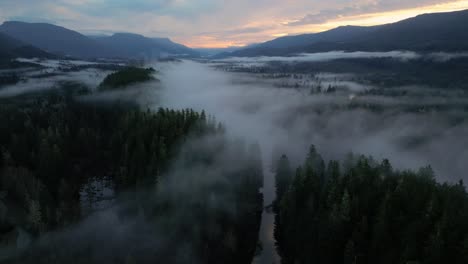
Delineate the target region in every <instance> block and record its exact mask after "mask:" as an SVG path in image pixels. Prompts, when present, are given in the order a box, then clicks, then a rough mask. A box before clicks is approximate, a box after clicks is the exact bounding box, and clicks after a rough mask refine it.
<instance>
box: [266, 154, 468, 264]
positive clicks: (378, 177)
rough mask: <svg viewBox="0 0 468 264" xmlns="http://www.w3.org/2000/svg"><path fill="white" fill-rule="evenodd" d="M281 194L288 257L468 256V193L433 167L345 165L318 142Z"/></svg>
mask: <svg viewBox="0 0 468 264" xmlns="http://www.w3.org/2000/svg"><path fill="white" fill-rule="evenodd" d="M303 168H304V169H302V168H299V169H298V171H297V173H296V177H295V178H294V179H293V180H292V183H291V184H289V185H288V186H280V189H284V188H287V192H286V194H284V195H283V196H282V197H281V196H280V198H281V200H280V201H278V203H279V207H278V208H277V211H276V213H277V218H276V219H277V222H276V231H275V236H276V239H277V241H278V249H279V252H280V254H281V256H282V261H283V263H389V264H390V263H466V261H467V258H466V256H467V254H466V252H467V251H466V241H467V240H466V239H467V237H468V194H467V192H466V190H465V187H464V186H463V183H461V182H460V183H459V184H455V185H452V184H447V183H444V184H439V183H437V182H436V181H435V179H434V173H433V171H432V169H431V168H430V167H426V168H422V169H420V170H419V171H417V172H413V171H395V170H393V169H392V167H391V165H390V163H389V162H388V160H384V161H383V162H382V163H380V164H379V163H376V162H375V161H374V160H373V159H372V158H371V157H364V156H360V157H355V156H350V159H348V160H347V162H345V163H344V165H343V166H342V167H340V165H339V163H338V162H337V161H330V162H329V165H328V168H327V169H326V173H325V175H326V177H325V178H324V179H323V180H320V176H321V175H322V171H323V163H322V160H321V158H320V155H318V154H317V152H316V151H315V148H313V147H312V148H311V151H310V153H309V155H308V157H307V160H306V162H305V164H304V166H303Z"/></svg>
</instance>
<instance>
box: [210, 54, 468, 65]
mask: <svg viewBox="0 0 468 264" xmlns="http://www.w3.org/2000/svg"><path fill="white" fill-rule="evenodd" d="M466 57H468V54H467V53H447V52H436V53H428V54H422V53H417V52H413V51H388V52H365V51H356V52H345V51H329V52H319V53H302V54H297V55H292V56H259V57H230V58H226V59H220V60H218V62H236V63H248V64H254V65H256V66H261V65H263V64H261V63H266V62H271V61H275V62H290V63H293V62H321V61H331V60H338V59H379V58H392V59H397V60H401V61H408V60H415V59H427V60H432V61H435V62H446V61H449V60H452V59H456V58H466Z"/></svg>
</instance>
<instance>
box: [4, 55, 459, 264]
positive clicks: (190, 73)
mask: <svg viewBox="0 0 468 264" xmlns="http://www.w3.org/2000/svg"><path fill="white" fill-rule="evenodd" d="M390 54H393V55H390ZM390 54H380V55H376V54H373V55H372V56H394V57H396V58H397V57H398V58H411V57H412V56H414V55H415V54H413V53H408V54H407V53H401V52H394V53H390ZM339 55H340V53H337V54H328V59H330V58H333V57H335V58H337V57H338V56H339ZM341 55H343V54H341ZM352 56H371V55H368V54H367V55H366V54H363V53H359V54H354V55H352ZM216 65H219V64H214V63H198V62H193V61H183V62H167V63H156V64H154V65H151V66H153V67H155V68H156V69H158V70H159V71H160V73H158V76H157V77H158V79H160V80H161V82H148V83H145V84H139V85H136V86H134V87H129V88H128V89H124V90H117V91H110V92H95V93H93V94H91V95H86V96H81V97H80V98H79V99H80V100H86V101H92V102H100V101H103V100H136V101H137V102H139V103H140V105H141V107H142V109H146V108H150V109H154V110H156V109H158V108H159V107H168V108H175V109H186V108H193V109H194V110H197V111H202V110H204V111H206V113H207V114H209V115H212V116H215V117H216V119H217V120H218V121H221V122H222V123H223V124H224V125H225V126H226V128H227V135H226V138H224V139H220V138H216V137H214V138H201V139H199V138H197V139H193V140H189V141H187V143H186V144H185V146H184V148H185V150H186V151H190V150H195V149H196V150H197V151H201V152H203V151H206V152H210V153H216V154H217V156H218V158H217V159H216V162H214V164H215V165H210V166H200V165H193V164H191V165H190V164H189V165H188V164H187V162H186V160H185V158H186V157H185V156H184V151H182V152H181V155H180V156H179V157H178V158H176V160H175V161H174V162H173V163H172V166H171V167H170V168H171V169H170V170H169V172H168V173H167V174H166V175H164V180H163V181H162V182H161V183H160V184H159V185H158V186H159V187H158V188H159V189H158V190H154V189H149V190H141V191H138V192H130V193H127V194H125V195H123V196H122V197H113V198H112V199H115V200H112V201H111V202H109V204H110V205H109V206H105V207H104V208H101V209H100V210H98V211H97V212H94V213H92V212H91V213H90V214H89V215H88V216H87V217H86V219H85V220H83V221H82V222H81V223H79V224H77V225H73V226H70V227H68V228H66V229H65V230H61V231H58V232H55V233H49V234H47V235H45V236H44V237H43V238H41V239H40V240H39V241H37V242H35V244H34V245H35V248H36V249H39V250H42V248H43V247H47V248H53V247H54V245H62V247H60V248H61V249H60V250H61V251H60V252H58V253H57V254H59V255H60V254H63V255H67V254H72V255H73V254H79V253H81V250H84V249H87V250H89V252H88V253H90V254H91V255H92V256H93V259H94V260H95V261H96V262H106V261H107V260H108V259H109V258H110V259H116V260H117V259H120V260H122V259H124V260H126V261H128V262H132V259H133V258H134V257H135V256H139V258H140V259H142V260H149V259H152V258H154V257H155V255H154V254H160V255H158V257H159V258H161V257H165V258H169V259H171V260H172V261H173V262H172V263H187V262H190V263H196V260H194V259H195V256H194V252H192V248H193V245H194V243H197V240H196V236H197V232H198V229H197V226H203V225H206V223H199V224H198V223H194V222H193V220H194V219H195V217H193V214H194V213H195V211H194V208H197V206H196V204H197V203H201V204H204V205H206V206H208V207H209V208H210V210H211V209H212V210H214V211H219V210H221V211H223V212H224V213H226V214H228V215H232V216H235V214H236V212H235V210H234V209H233V208H234V204H235V201H233V200H232V197H229V196H225V195H223V194H222V193H212V192H210V188H212V186H214V185H216V184H219V183H220V182H223V183H226V182H227V179H226V178H225V177H223V176H222V175H224V173H226V171H228V172H229V171H232V170H237V169H239V167H242V166H243V164H245V163H246V162H248V160H247V159H246V158H247V157H242V155H239V153H240V152H239V151H238V150H236V148H235V147H236V146H239V145H243V144H240V143H239V142H245V144H250V143H255V142H257V143H259V145H260V147H261V153H262V158H263V174H264V176H265V178H264V188H263V190H262V191H263V193H264V200H265V202H264V205H265V206H268V205H269V204H271V202H272V201H273V200H274V199H275V197H274V173H273V168H274V162H275V161H276V160H277V159H278V158H279V156H280V155H281V154H287V155H288V156H289V158H290V160H291V161H292V163H293V165H295V166H297V165H299V164H300V163H301V162H302V161H303V159H304V158H305V154H306V152H307V150H308V148H309V146H310V145H311V144H314V145H316V146H317V148H318V150H319V152H320V153H321V154H322V155H323V156H324V158H325V159H343V158H344V157H345V156H346V155H347V154H348V153H349V152H354V153H357V154H364V155H372V156H373V157H374V158H375V159H377V160H380V159H384V158H388V159H389V160H390V161H391V162H392V164H393V166H394V167H395V168H396V169H400V170H403V169H416V168H419V167H421V166H426V165H429V164H430V165H431V166H432V167H433V169H434V171H435V172H436V175H437V179H438V180H439V181H451V182H454V181H458V180H460V179H464V180H465V181H466V180H467V179H468V178H467V175H466V173H465V171H466V168H467V167H466V160H468V149H467V148H466V146H468V137H466V135H467V134H468V121H467V119H466V114H467V113H466V108H463V107H461V108H457V107H452V108H450V109H449V110H441V111H432V110H431V111H425V107H426V106H427V105H434V104H435V105H438V106H454V105H455V106H456V105H459V104H460V105H465V106H466V104H467V103H468V102H467V100H466V98H463V97H458V96H457V91H447V92H445V91H444V92H441V91H440V90H436V89H434V88H431V89H429V88H427V87H420V86H405V87H394V88H392V89H393V90H394V91H400V90H402V91H405V92H406V93H405V95H404V96H383V95H367V94H365V93H363V94H361V93H359V92H362V91H367V90H371V89H381V88H380V87H377V86H369V85H363V84H359V83H357V82H353V81H350V77H353V75H348V74H341V75H336V74H331V73H322V74H320V75H319V77H320V78H321V79H323V80H325V81H324V83H323V84H324V85H327V84H328V83H330V84H332V83H333V84H338V85H342V86H345V87H348V90H349V92H343V93H332V94H327V93H316V94H311V93H309V92H308V91H307V90H302V89H292V88H281V87H280V86H281V85H280V86H278V80H271V79H268V78H261V76H259V75H255V74H245V73H232V72H226V71H222V70H217V69H216V68H215V67H214V66H216ZM106 73H107V72H105V71H99V70H85V71H80V72H74V73H68V74H61V75H58V76H53V77H49V78H43V79H29V80H27V81H26V82H22V83H19V84H17V85H14V86H8V87H4V88H2V89H1V90H0V97H7V96H15V95H19V94H24V93H28V92H35V91H39V90H42V89H51V88H54V87H57V84H59V83H60V82H62V81H76V82H80V83H83V84H85V85H86V86H88V87H89V88H90V89H91V90H95V88H96V87H97V86H98V84H99V83H100V82H101V81H102V79H103V78H104V77H105V74H106ZM333 79H338V81H332V80H333ZM327 81H328V82H327ZM353 105H354V106H355V105H361V106H362V105H377V106H380V107H382V109H381V110H379V111H372V110H370V109H367V108H364V107H352V106H353ZM405 107H420V108H421V111H405V110H404V108H405ZM224 140H228V141H229V142H230V144H226V145H225V148H220V147H219V145H220V141H224ZM239 140H240V141H239ZM220 175H221V177H219V176H220ZM93 184H94V183H93ZM141 201H144V202H143V203H141ZM155 201H166V202H169V203H177V209H176V210H173V211H171V212H165V214H164V217H161V218H160V219H159V220H157V221H156V222H155V221H152V222H151V223H149V222H148V220H146V219H145V217H144V215H145V209H144V208H145V207H151V206H157V203H156V202H155ZM155 203H156V205H155ZM129 208H136V209H135V210H136V213H134V214H133V215H132V216H131V217H124V218H122V216H121V215H122V214H121V213H120V212H122V211H126V210H128V209H129ZM188 219H189V221H187V220H188ZM273 224H274V217H273V215H272V214H268V213H267V212H264V216H263V218H262V227H261V228H262V229H261V232H260V239H261V241H262V243H263V253H262V254H261V255H260V257H258V258H257V259H256V260H255V263H272V262H273V261H278V256H277V255H276V253H275V248H274V239H273ZM210 225H213V226H210V228H213V230H217V228H216V226H215V223H210ZM169 226H170V228H168V227H169ZM170 230H192V231H191V233H188V234H187V235H186V242H185V243H182V244H181V243H180V241H178V240H174V238H175V237H177V236H175V234H174V233H172V232H171V231H170ZM104 240H105V241H106V242H107V243H103V241H104ZM109 241H113V242H112V243H109ZM104 244H105V245H104ZM51 245H52V246H51ZM175 245H177V246H175ZM174 248H176V250H174ZM64 250H65V251H64ZM67 250H68V251H67ZM128 252H131V254H129V253H128ZM148 252H153V253H154V254H153V253H148ZM155 252H156V253H155ZM167 252H171V254H170V255H171V256H169V255H167V256H166V255H165V254H168V253H167ZM151 254H153V255H151ZM32 256H33V255H32ZM176 256H177V257H176ZM171 257H172V258H171Z"/></svg>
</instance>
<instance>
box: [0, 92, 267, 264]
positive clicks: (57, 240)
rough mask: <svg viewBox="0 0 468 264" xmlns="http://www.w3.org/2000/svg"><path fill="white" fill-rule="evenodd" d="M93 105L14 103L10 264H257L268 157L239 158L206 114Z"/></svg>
mask: <svg viewBox="0 0 468 264" xmlns="http://www.w3.org/2000/svg"><path fill="white" fill-rule="evenodd" d="M88 93H89V92H88V91H87V90H86V89H85V88H83V87H81V88H80V87H78V88H76V87H75V88H73V87H63V89H58V90H53V91H48V92H40V93H38V94H33V95H25V96H20V97H14V98H7V99H2V104H1V105H0V108H1V109H0V120H1V122H0V124H1V125H0V140H1V141H0V146H1V155H0V166H1V167H0V183H1V185H0V194H1V195H0V209H1V211H0V212H1V214H0V230H1V233H2V242H1V243H2V261H7V262H6V263H50V262H51V261H55V262H60V263H102V261H103V259H106V258H107V257H110V256H109V255H108V254H110V252H111V251H115V250H117V251H118V252H115V253H114V254H113V256H112V257H110V258H111V259H114V260H115V261H125V263H133V262H137V263H154V261H162V262H169V263H186V261H187V260H190V261H197V262H198V261H199V262H200V263H219V261H221V262H223V263H247V262H250V261H251V259H252V258H253V256H254V254H255V252H256V250H257V233H258V229H259V225H260V217H261V211H262V195H261V194H260V193H259V189H260V188H261V186H262V184H263V181H262V179H263V176H262V169H261V165H260V163H261V158H260V150H259V148H258V146H257V147H256V146H252V147H249V148H248V147H247V146H244V147H243V145H238V146H237V147H236V148H233V147H231V143H229V141H228V140H227V139H226V138H225V137H224V136H223V134H224V127H223V126H222V125H221V124H219V123H217V122H216V121H215V120H214V118H212V117H209V116H208V117H207V116H206V114H205V113H204V112H201V113H198V112H195V111H193V110H191V109H186V110H170V109H163V108H161V109H159V110H157V111H150V110H140V109H139V106H137V105H135V104H132V103H119V102H118V101H116V102H107V103H93V102H87V101H83V100H77V99H76V98H79V96H81V95H87V94H88ZM191 142H192V143H191ZM234 158H237V159H238V163H237V164H231V165H229V166H227V163H226V162H227V161H229V162H230V161H231V160H233V159H234ZM226 159H227V160H226ZM223 164H224V165H223ZM174 168H175V169H174ZM187 175H188V176H187ZM187 177H189V178H187ZM184 181H186V183H188V182H191V184H190V185H187V187H188V189H184V188H183V187H182V186H179V184H182V183H183V182H184ZM174 184H175V185H174ZM102 188H104V190H103V189H102ZM106 192H107V193H111V196H110V197H107V196H105V194H104V193H106ZM174 195H176V196H177V197H175V196H174ZM106 203H110V207H109V206H108V207H109V208H102V209H99V207H100V206H102V205H103V204H106ZM109 217H111V218H114V219H115V221H116V222H115V223H114V225H112V224H111V225H110V226H108V225H107V223H106V221H105V220H103V219H108V220H109V219H110V218H109ZM135 221H136V222H139V223H140V224H139V225H137V226H133V225H132V223H134V222H135ZM123 226H132V227H131V228H129V230H128V231H125V232H123V231H119V230H122V228H123ZM194 227H196V228H195V229H194ZM115 232H118V233H119V234H120V236H119V238H116V237H114V238H113V239H112V238H111V240H114V241H108V242H107V243H104V245H99V246H98V244H100V242H99V241H100V240H101V239H105V237H107V236H109V235H110V234H113V233H115ZM122 232H123V233H122ZM141 232H144V233H146V234H147V236H148V237H147V238H143V237H140V235H141ZM77 234H80V235H79V236H78V235H77ZM150 234H151V235H150ZM7 237H9V238H8V239H6V238H7ZM78 237H80V238H78ZM3 238H5V239H3ZM21 239H23V240H24V239H26V242H24V241H23V242H20V240H21ZM76 239H78V241H77V240H76ZM137 240H139V242H137ZM129 241H134V243H135V246H136V247H132V246H129V245H127V243H128V242H129ZM181 241H185V242H186V244H185V246H180V248H179V249H178V250H180V252H179V253H174V252H175V251H174V249H173V248H172V246H171V245H174V243H177V244H180V242H181ZM18 243H23V244H24V243H26V244H25V245H23V246H21V247H20V248H18V247H17V245H18ZM139 243H143V244H145V245H147V246H148V247H151V248H152V249H151V250H149V249H148V248H147V247H144V246H142V247H139V246H138V245H139ZM142 250H143V251H142ZM107 260H109V259H107ZM107 260H106V261H107Z"/></svg>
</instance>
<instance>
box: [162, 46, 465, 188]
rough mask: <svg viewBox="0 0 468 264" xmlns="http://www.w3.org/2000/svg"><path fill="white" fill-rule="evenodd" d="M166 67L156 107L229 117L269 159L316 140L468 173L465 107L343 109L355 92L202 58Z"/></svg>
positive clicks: (403, 163)
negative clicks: (221, 67) (310, 89)
mask: <svg viewBox="0 0 468 264" xmlns="http://www.w3.org/2000/svg"><path fill="white" fill-rule="evenodd" d="M394 54H395V53H394ZM161 70H162V76H161V80H162V85H163V90H162V91H160V92H159V93H160V94H158V95H157V96H155V98H160V99H159V100H158V101H157V102H155V105H154V106H155V107H158V106H160V105H162V106H167V107H174V108H186V107H192V108H194V109H196V110H202V109H204V110H206V111H207V112H208V113H210V114H213V115H215V116H216V117H217V118H218V119H219V120H220V121H222V122H224V123H225V124H226V126H227V128H228V131H229V132H230V133H232V134H234V135H241V136H244V137H247V138H249V139H251V140H256V141H258V142H260V144H261V146H262V150H263V153H264V156H265V157H266V158H267V159H268V160H270V159H271V156H269V155H270V153H271V150H272V149H274V148H277V149H278V148H279V149H281V150H283V152H286V153H287V154H289V155H290V156H291V157H292V158H293V161H295V162H296V163H298V162H300V161H301V159H302V157H303V155H304V153H305V152H306V150H307V148H308V146H309V145H310V144H315V145H317V147H318V148H319V149H321V150H322V152H324V156H325V157H326V158H328V159H339V158H341V157H343V156H344V155H345V154H346V153H348V152H350V151H353V152H355V153H360V154H365V155H373V156H374V157H375V158H377V159H383V158H389V159H390V160H391V161H392V162H393V163H394V165H395V166H396V167H397V168H399V169H407V168H418V167H420V166H425V165H428V164H430V165H432V166H433V167H434V169H435V171H436V173H437V174H438V177H439V179H440V180H449V181H457V180H459V179H467V178H466V177H467V176H466V174H465V169H466V168H465V167H466V166H465V161H466V160H467V159H468V152H467V150H466V148H465V147H464V146H466V145H467V144H468V139H467V138H466V136H463V135H464V134H466V133H467V132H468V124H467V123H466V122H462V123H456V124H455V125H454V124H453V119H456V118H457V117H460V116H463V115H464V114H466V113H464V112H456V111H455V112H451V113H445V112H440V113H438V112H429V113H425V112H421V113H406V112H404V111H401V110H398V107H397V108H395V107H391V108H389V109H388V110H386V111H384V112H383V113H375V112H371V111H368V110H364V109H359V108H358V109H349V110H336V109H335V108H334V107H331V106H336V105H338V106H340V105H341V106H346V105H349V103H350V99H349V96H347V95H323V94H318V95H311V96H304V94H303V93H301V92H298V91H296V90H294V89H277V88H274V87H272V86H270V85H269V84H268V83H262V82H261V81H259V82H258V83H257V84H255V83H252V82H251V81H247V82H245V83H243V82H242V79H243V78H247V79H248V78H251V77H245V76H244V75H243V74H234V73H226V72H221V71H215V70H213V69H212V68H210V67H209V66H208V65H202V64H198V63H195V62H184V63H181V64H172V65H168V66H165V67H163V68H162V69H161ZM356 99H357V100H360V102H363V103H366V102H369V103H371V102H373V103H379V104H383V105H386V104H387V105H388V104H390V105H393V106H395V105H396V106H398V105H399V104H406V105H408V104H413V103H416V104H424V103H431V101H436V102H441V103H446V104H451V103H452V101H451V100H455V101H456V100H462V99H440V98H437V97H430V96H429V97H428V98H420V97H419V98H418V97H410V96H408V97H402V98H401V99H400V98H398V97H397V98H386V97H376V96H369V97H358V98H356ZM419 139H422V140H419ZM414 140H416V141H418V140H419V141H418V143H414V142H413V141H414ZM409 144H411V147H408V145H409ZM441 153H444V155H441Z"/></svg>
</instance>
